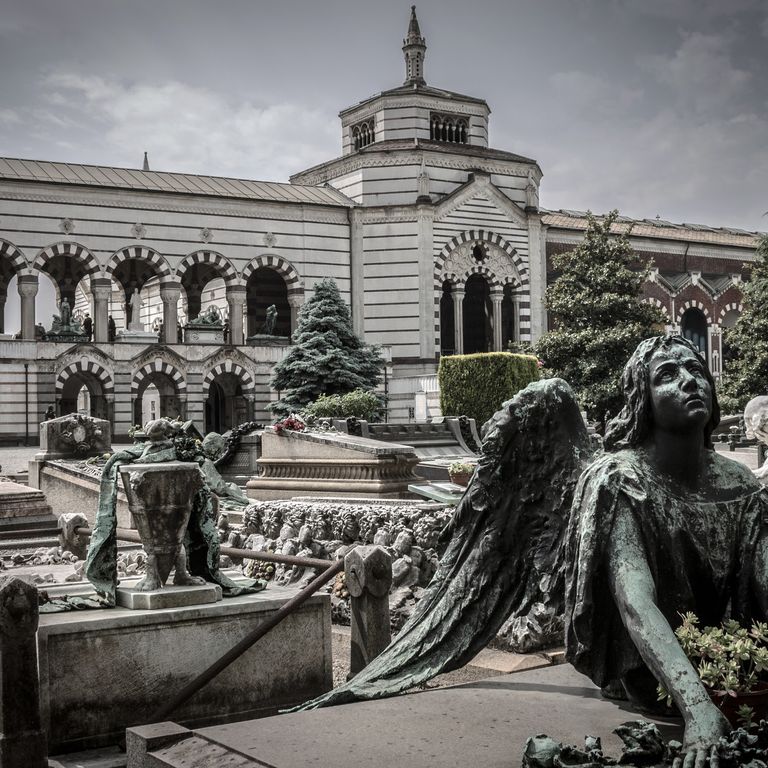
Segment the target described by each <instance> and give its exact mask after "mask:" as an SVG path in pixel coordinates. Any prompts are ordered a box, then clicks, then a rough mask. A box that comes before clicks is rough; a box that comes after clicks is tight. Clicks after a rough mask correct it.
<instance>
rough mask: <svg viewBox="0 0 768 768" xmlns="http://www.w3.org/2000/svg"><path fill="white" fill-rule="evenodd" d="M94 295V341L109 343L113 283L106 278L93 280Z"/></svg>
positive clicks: (92, 290) (93, 278)
mask: <svg viewBox="0 0 768 768" xmlns="http://www.w3.org/2000/svg"><path fill="white" fill-rule="evenodd" d="M91 293H92V294H93V340H94V341H95V342H96V343H97V344H104V343H106V342H107V341H109V327H108V326H109V297H110V296H111V295H112V281H111V280H109V279H107V278H105V277H92V278H91Z"/></svg>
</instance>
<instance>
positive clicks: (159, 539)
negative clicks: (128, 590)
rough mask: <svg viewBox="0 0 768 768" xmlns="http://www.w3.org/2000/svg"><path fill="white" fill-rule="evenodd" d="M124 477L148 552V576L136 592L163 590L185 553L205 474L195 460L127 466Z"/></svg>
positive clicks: (131, 508) (123, 468)
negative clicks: (196, 496) (197, 495)
mask: <svg viewBox="0 0 768 768" xmlns="http://www.w3.org/2000/svg"><path fill="white" fill-rule="evenodd" d="M120 474H121V476H122V478H123V487H124V488H125V495H126V496H127V497H128V506H129V508H130V510H131V514H132V515H133V519H134V521H135V523H136V527H137V528H138V531H139V536H141V542H142V544H143V545H144V549H145V551H146V553H147V573H146V575H145V576H144V578H143V579H142V580H141V581H140V582H139V583H138V584H137V585H136V587H135V589H138V590H140V591H143V592H147V591H151V590H155V589H161V588H162V587H163V586H164V584H165V582H166V579H167V578H168V576H169V574H170V572H171V569H172V568H173V566H174V565H175V564H176V562H177V558H179V556H180V555H182V554H183V553H182V543H183V541H184V534H185V533H186V530H187V524H188V523H189V516H190V514H191V512H192V501H193V499H194V496H195V494H196V493H197V491H198V490H200V488H201V487H202V485H203V475H202V473H201V472H200V467H199V465H198V464H196V463H195V462H192V461H168V462H161V463H157V464H126V465H125V466H122V467H120Z"/></svg>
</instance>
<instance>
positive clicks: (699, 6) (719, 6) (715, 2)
mask: <svg viewBox="0 0 768 768" xmlns="http://www.w3.org/2000/svg"><path fill="white" fill-rule="evenodd" d="M616 4H617V6H618V7H619V8H620V9H623V10H625V11H631V12H634V13H642V14H644V15H646V16H653V17H658V18H662V19H668V20H677V21H686V22H687V21H690V19H699V20H703V21H709V20H716V19H720V18H722V17H723V16H730V17H732V16H734V15H736V14H739V13H743V12H748V11H754V10H759V9H760V8H761V7H762V5H763V0H643V1H642V2H639V3H638V2H637V0H617V2H616Z"/></svg>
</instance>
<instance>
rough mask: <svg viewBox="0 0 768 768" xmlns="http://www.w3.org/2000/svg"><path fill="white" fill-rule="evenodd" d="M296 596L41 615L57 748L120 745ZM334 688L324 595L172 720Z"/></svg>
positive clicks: (268, 593)
mask: <svg viewBox="0 0 768 768" xmlns="http://www.w3.org/2000/svg"><path fill="white" fill-rule="evenodd" d="M126 583H129V582H126ZM82 589H86V585H82ZM48 591H49V593H50V594H51V595H52V596H53V595H55V594H57V593H58V592H59V591H60V592H68V593H69V594H74V593H77V591H78V590H77V585H65V586H63V587H58V588H52V589H50V590H48ZM91 591H92V588H91ZM294 594H296V590H295V589H288V588H286V587H273V586H270V587H269V588H268V589H266V590H265V591H263V592H259V593H257V594H254V595H243V596H241V597H234V598H228V599H226V600H221V601H220V602H217V603H211V604H208V605H193V606H186V607H179V608H166V609H157V610H129V609H127V608H112V609H104V610H88V611H75V612H71V613H49V614H41V616H40V626H39V630H38V635H37V642H38V664H39V673H40V701H41V709H42V726H43V729H44V730H46V731H47V734H48V744H49V750H50V753H51V754H57V753H62V752H73V751H77V750H80V749H90V748H96V747H100V746H105V745H108V744H116V743H117V742H118V741H119V740H120V739H121V738H123V736H124V735H125V729H126V728H127V727H130V726H134V725H139V724H142V723H146V722H147V721H148V720H149V719H150V717H151V715H152V713H153V712H154V711H155V710H157V708H158V707H159V706H160V705H161V704H163V703H165V702H166V701H167V700H168V698H169V697H170V696H172V695H174V694H175V693H177V692H178V691H180V690H181V689H182V688H183V687H184V686H185V685H186V684H187V683H189V682H190V681H191V680H192V679H194V678H195V677H196V676H197V675H198V674H199V673H200V672H202V671H203V670H204V669H206V668H207V667H209V666H210V665H211V664H213V663H214V662H215V661H216V660H217V659H219V658H220V657H221V656H222V655H223V654H224V653H225V652H226V651H228V650H229V649H230V648H232V647H233V646H234V645H236V644H237V643H238V642H239V641H240V640H241V639H242V638H243V637H244V636H245V635H247V634H248V633H249V632H250V631H251V630H253V629H254V628H255V627H257V626H258V625H259V624H261V623H263V622H264V621H267V620H268V619H269V618H270V617H271V616H273V615H274V613H275V612H276V611H277V610H279V608H281V607H282V606H283V605H284V604H285V602H286V601H287V600H288V599H290V597H292V596H293V595H294ZM331 685H332V665H331V610H330V597H329V596H328V595H315V596H313V597H311V598H309V600H308V601H307V602H306V603H305V604H304V605H303V606H302V607H301V608H300V609H299V610H298V611H297V612H296V613H294V614H292V615H291V616H289V617H288V618H286V619H285V620H284V621H283V622H281V623H280V624H279V625H278V626H277V627H275V628H274V629H273V630H272V631H271V632H269V633H268V634H267V635H266V636H265V637H263V638H261V640H259V641H258V642H257V643H256V644H255V645H254V646H252V647H251V648H250V649H249V650H248V651H246V652H245V653H244V654H243V655H242V656H241V657H240V658H239V659H238V660H237V661H235V662H233V663H232V664H231V665H230V666H229V667H227V668H226V669H225V670H224V671H223V672H222V673H221V674H220V675H219V676H218V677H217V678H215V679H214V680H212V681H211V682H210V683H208V685H206V686H205V687H204V688H203V689H202V690H200V691H199V692H198V693H196V694H195V695H194V696H193V697H192V699H190V701H189V702H187V704H185V705H183V706H182V707H180V708H179V709H178V711H177V712H175V713H174V715H173V717H174V718H175V719H176V720H177V721H178V722H181V723H184V724H186V725H187V726H189V727H196V726H197V725H202V724H204V723H207V724H215V723H221V722H224V721H233V720H239V719H245V718H252V717H259V716H263V715H270V714H275V713H276V712H277V710H278V709H279V708H283V707H287V706H291V705H293V704H298V703H299V702H301V701H304V700H306V699H308V698H311V697H313V696H317V695H319V694H320V693H323V692H325V691H327V690H329V689H330V687H331Z"/></svg>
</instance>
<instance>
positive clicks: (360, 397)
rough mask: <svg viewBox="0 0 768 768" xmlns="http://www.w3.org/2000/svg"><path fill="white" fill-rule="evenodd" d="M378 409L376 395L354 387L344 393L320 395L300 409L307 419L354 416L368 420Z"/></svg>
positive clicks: (379, 407) (378, 402)
mask: <svg viewBox="0 0 768 768" xmlns="http://www.w3.org/2000/svg"><path fill="white" fill-rule="evenodd" d="M380 409H381V401H380V400H379V397H378V395H376V394H375V393H374V392H368V391H366V390H365V389H354V390H352V392H347V393H346V394H344V395H320V397H318V398H317V400H315V402H314V403H310V404H309V405H308V406H307V407H306V408H305V409H304V410H303V411H302V415H303V416H304V418H306V419H309V420H316V419H344V418H346V417H348V416H356V417H357V418H358V419H366V420H368V421H370V420H372V419H373V418H374V417H375V416H376V415H377V414H378V412H379V410H380Z"/></svg>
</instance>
